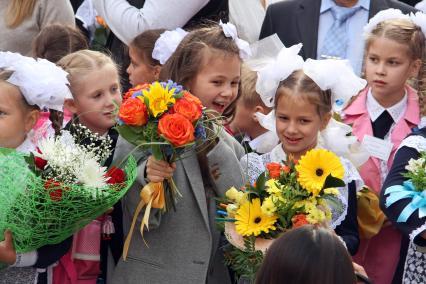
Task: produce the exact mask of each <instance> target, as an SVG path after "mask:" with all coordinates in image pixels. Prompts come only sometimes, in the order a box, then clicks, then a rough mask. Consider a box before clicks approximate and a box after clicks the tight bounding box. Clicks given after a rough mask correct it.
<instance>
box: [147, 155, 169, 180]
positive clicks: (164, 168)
mask: <svg viewBox="0 0 426 284" xmlns="http://www.w3.org/2000/svg"><path fill="white" fill-rule="evenodd" d="M175 170H176V164H175V163H172V164H169V163H167V162H166V161H163V160H160V161H158V160H156V159H155V158H154V156H149V158H148V162H147V163H146V177H147V178H148V180H149V181H151V182H162V181H164V179H167V178H171V177H172V176H173V173H174V171H175Z"/></svg>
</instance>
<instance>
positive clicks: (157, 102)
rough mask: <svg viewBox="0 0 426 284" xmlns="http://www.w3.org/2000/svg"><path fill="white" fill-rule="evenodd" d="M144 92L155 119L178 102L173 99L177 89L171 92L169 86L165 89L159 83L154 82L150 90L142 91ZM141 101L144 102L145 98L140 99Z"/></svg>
mask: <svg viewBox="0 0 426 284" xmlns="http://www.w3.org/2000/svg"><path fill="white" fill-rule="evenodd" d="M142 92H143V95H144V97H145V98H146V99H147V100H148V102H149V104H148V105H149V106H148V109H149V112H150V113H151V114H152V115H153V116H154V117H157V116H158V115H159V114H162V113H163V112H165V111H167V110H168V106H169V105H170V104H174V103H175V101H176V100H175V98H173V95H174V93H175V89H174V88H173V89H170V90H169V87H168V86H166V87H163V86H161V84H160V83H159V82H154V83H153V84H151V86H150V88H149V89H147V90H142ZM140 99H142V100H144V98H143V97H140Z"/></svg>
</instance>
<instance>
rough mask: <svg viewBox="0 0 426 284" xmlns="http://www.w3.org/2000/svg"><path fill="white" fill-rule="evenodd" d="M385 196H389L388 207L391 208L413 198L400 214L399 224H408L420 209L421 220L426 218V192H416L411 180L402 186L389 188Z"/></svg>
mask: <svg viewBox="0 0 426 284" xmlns="http://www.w3.org/2000/svg"><path fill="white" fill-rule="evenodd" d="M385 194H389V196H388V197H387V198H386V207H389V206H391V205H392V204H394V203H395V202H397V201H398V200H401V199H404V198H412V200H411V202H410V203H408V204H407V206H405V208H404V209H403V210H402V212H401V214H399V217H398V220H397V222H406V221H407V220H408V218H409V217H410V216H411V215H412V214H413V213H414V211H416V210H417V209H419V218H422V217H425V216H426V190H424V191H416V188H415V187H414V185H413V183H412V182H411V181H410V180H408V181H404V183H403V184H402V185H393V186H390V187H388V188H387V189H386V190H385Z"/></svg>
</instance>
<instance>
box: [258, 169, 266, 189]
mask: <svg viewBox="0 0 426 284" xmlns="http://www.w3.org/2000/svg"><path fill="white" fill-rule="evenodd" d="M265 182H266V175H265V173H262V174H261V175H260V176H259V177H258V178H257V179H256V190H257V191H258V192H259V193H262V192H263V191H265Z"/></svg>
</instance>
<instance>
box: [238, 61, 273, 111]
mask: <svg viewBox="0 0 426 284" xmlns="http://www.w3.org/2000/svg"><path fill="white" fill-rule="evenodd" d="M256 81H257V72H255V71H252V70H250V69H249V68H248V67H247V66H245V65H243V66H242V68H241V80H240V82H241V85H240V89H239V91H240V98H239V100H241V101H242V102H243V104H244V105H245V106H246V107H250V108H251V107H256V106H261V107H264V108H268V107H267V106H266V105H265V104H264V103H263V101H262V99H261V98H260V95H259V94H258V93H257V92H256ZM268 109H270V108H268Z"/></svg>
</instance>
